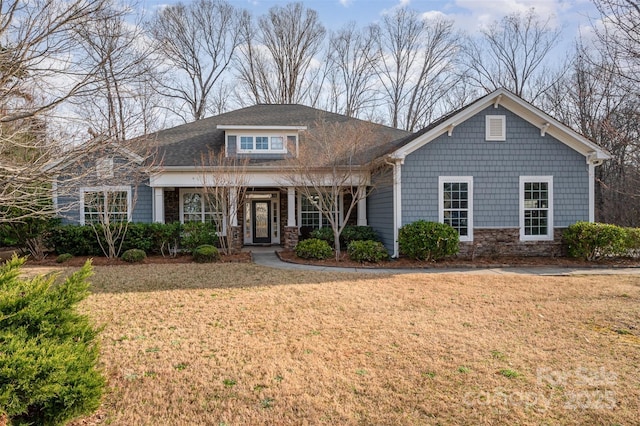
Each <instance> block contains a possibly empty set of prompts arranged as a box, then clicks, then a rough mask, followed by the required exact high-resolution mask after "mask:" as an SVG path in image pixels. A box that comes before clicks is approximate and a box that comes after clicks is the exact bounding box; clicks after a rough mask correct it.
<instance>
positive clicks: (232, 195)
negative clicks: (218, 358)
mask: <svg viewBox="0 0 640 426" xmlns="http://www.w3.org/2000/svg"><path fill="white" fill-rule="evenodd" d="M229 219H230V220H229V223H231V226H238V188H236V187H233V188H229Z"/></svg>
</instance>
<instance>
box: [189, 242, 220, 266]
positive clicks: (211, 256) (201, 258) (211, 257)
mask: <svg viewBox="0 0 640 426" xmlns="http://www.w3.org/2000/svg"><path fill="white" fill-rule="evenodd" d="M192 255H193V260H195V261H196V262H198V263H210V262H215V261H216V260H219V259H220V252H219V251H218V249H217V248H216V247H214V246H212V245H210V244H203V245H201V246H198V247H196V248H195V249H193V251H192Z"/></svg>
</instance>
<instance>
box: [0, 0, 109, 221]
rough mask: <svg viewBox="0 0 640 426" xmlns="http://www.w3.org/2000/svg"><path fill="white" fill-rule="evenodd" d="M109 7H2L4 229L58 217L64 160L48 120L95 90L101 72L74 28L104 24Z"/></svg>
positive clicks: (80, 3)
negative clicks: (59, 165) (55, 181)
mask: <svg viewBox="0 0 640 426" xmlns="http://www.w3.org/2000/svg"><path fill="white" fill-rule="evenodd" d="M106 6H107V0H72V1H68V0H33V1H28V2H21V1H2V2H0V40H1V41H0V206H1V207H0V222H6V221H20V220H22V219H24V218H26V217H37V216H42V215H49V214H52V213H53V212H54V210H55V206H54V205H53V204H52V203H51V179H52V174H51V173H50V172H49V171H47V170H45V169H44V168H43V166H44V164H46V163H47V162H48V161H49V160H50V159H51V158H53V157H54V156H55V157H59V156H60V155H61V151H62V150H61V145H60V144H58V143H56V142H55V141H54V140H52V139H51V138H50V137H49V135H48V134H49V132H48V128H49V118H48V115H49V114H50V113H51V111H53V110H54V109H55V108H56V107H58V106H60V105H61V104H63V103H64V102H66V101H67V100H68V99H69V98H71V97H72V96H76V95H78V94H80V93H82V92H83V91H85V90H90V83H91V82H92V81H93V80H94V78H95V74H96V69H86V68H83V67H82V66H81V64H80V63H79V59H78V58H77V56H75V55H74V54H73V53H74V49H75V47H76V45H75V42H74V41H75V39H74V37H73V35H74V34H75V29H76V28H78V27H80V26H84V25H90V24H91V23H93V22H96V21H97V20H99V19H101V18H103V17H104V15H102V14H101V13H100V12H101V11H103V10H105V9H106Z"/></svg>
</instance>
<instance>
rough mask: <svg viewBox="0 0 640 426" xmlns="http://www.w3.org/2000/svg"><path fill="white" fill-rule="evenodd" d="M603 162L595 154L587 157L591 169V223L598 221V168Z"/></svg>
mask: <svg viewBox="0 0 640 426" xmlns="http://www.w3.org/2000/svg"><path fill="white" fill-rule="evenodd" d="M602 162H603V160H599V159H597V155H596V154H595V153H591V154H589V155H587V166H588V168H589V222H595V220H596V167H597V166H599V165H601V164H602Z"/></svg>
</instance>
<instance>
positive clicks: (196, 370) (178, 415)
mask: <svg viewBox="0 0 640 426" xmlns="http://www.w3.org/2000/svg"><path fill="white" fill-rule="evenodd" d="M92 281H93V292H94V293H93V294H92V295H91V296H90V297H89V299H87V300H86V301H85V302H84V303H83V305H82V307H83V309H85V310H86V311H87V312H89V313H90V315H91V317H92V318H93V319H94V320H95V321H96V322H97V323H98V324H101V325H104V330H103V331H102V333H101V345H102V346H101V354H102V355H101V356H102V358H101V359H102V365H103V368H104V372H105V375H106V376H107V379H108V386H109V390H108V392H107V395H106V397H105V399H104V403H103V405H102V408H101V409H100V410H99V412H98V413H96V415H95V416H93V417H92V418H90V419H85V420H86V421H87V422H90V423H98V424H112V425H133V424H135V425H158V424H165V425H169V424H176V425H177V424H189V425H198V424H200V425H221V424H225V425H244V424H251V425H260V424H265V425H266V424H269V425H272V424H305V423H306V424H363V425H364V424H389V425H398V424H406V425H414V424H616V423H618V424H634V423H637V421H638V416H639V414H638V413H639V412H640V402H639V401H640V378H639V375H638V371H639V368H640V329H639V328H638V327H640V325H639V324H640V308H639V306H640V276H609V277H604V276H590V277H531V276H522V275H501V276H495V275H491V276H489V275H421V274H411V275H395V276H377V275H373V276H372V275H366V276H363V275H356V274H341V273H318V272H298V271H283V270H275V269H268V268H262V267H259V266H256V265H252V264H205V265H197V264H171V265H161V264H149V265H136V266H109V267H96V274H95V276H94V277H93V278H92ZM76 424H83V423H81V422H77V423H76Z"/></svg>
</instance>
